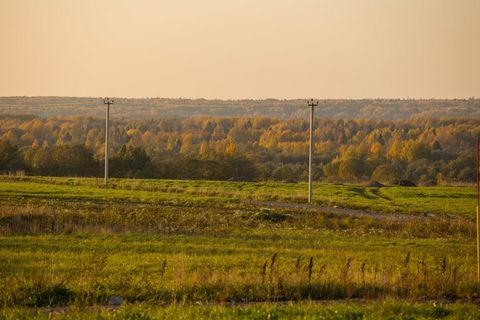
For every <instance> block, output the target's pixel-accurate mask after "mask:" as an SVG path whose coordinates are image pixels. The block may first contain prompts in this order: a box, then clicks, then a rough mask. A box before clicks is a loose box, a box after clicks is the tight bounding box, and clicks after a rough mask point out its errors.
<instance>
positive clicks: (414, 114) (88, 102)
mask: <svg viewBox="0 0 480 320" xmlns="http://www.w3.org/2000/svg"><path fill="white" fill-rule="evenodd" d="M319 102H320V103H319V106H318V108H317V109H316V110H317V111H316V115H317V116H319V117H328V118H342V119H360V118H367V119H385V120H394V119H410V118H418V117H423V118H472V117H473V118H480V99H474V98H471V99H453V100H435V99H432V100H403V99H395V100H385V99H375V100H320V101H319ZM104 109H105V108H104V105H103V101H102V99H101V98H76V97H0V113H4V114H5V113H7V114H15V115H20V114H32V115H37V116H40V117H52V116H92V117H103V114H104ZM112 115H113V116H114V117H116V118H117V119H125V120H141V119H152V118H177V119H181V118H189V117H194V116H212V117H229V116H232V117H238V116H243V117H253V116H266V117H273V118H280V119H295V118H306V117H308V108H307V107H306V100H300V99H298V100H276V99H266V100H206V99H195V100H190V99H165V98H150V99H128V98H117V99H115V105H114V106H113V109H112Z"/></svg>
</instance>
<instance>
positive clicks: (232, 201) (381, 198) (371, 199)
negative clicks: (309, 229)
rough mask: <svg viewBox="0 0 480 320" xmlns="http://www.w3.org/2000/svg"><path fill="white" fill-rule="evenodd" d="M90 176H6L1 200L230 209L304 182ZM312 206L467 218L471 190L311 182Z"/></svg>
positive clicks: (296, 197)
mask: <svg viewBox="0 0 480 320" xmlns="http://www.w3.org/2000/svg"><path fill="white" fill-rule="evenodd" d="M101 184H102V180H100V179H94V178H47V177H26V178H7V177H3V178H2V181H0V196H1V197H2V198H3V199H5V198H7V199H19V200H21V201H26V200H28V199H42V200H62V201H93V202H99V201H103V202H105V201H115V202H134V203H157V204H163V205H182V206H209V207H235V206H238V205H239V204H240V203H241V202H242V201H248V200H260V201H278V202H287V203H305V202H306V196H307V192H306V190H307V185H306V184H305V183H294V184H289V183H277V182H262V183H255V182H225V181H182V180H130V179H112V181H111V188H110V189H109V190H105V189H103V188H102V185H101ZM314 203H315V204H319V205H326V206H339V207H345V208H355V209H366V210H371V211H377V212H382V213H403V214H425V213H429V214H431V213H434V214H453V215H460V216H463V217H467V218H472V217H473V216H474V213H475V205H476V191H475V189H474V188H472V187H387V188H366V187H362V186H356V185H336V184H316V185H315V186H314Z"/></svg>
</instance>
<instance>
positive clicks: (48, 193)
mask: <svg viewBox="0 0 480 320" xmlns="http://www.w3.org/2000/svg"><path fill="white" fill-rule="evenodd" d="M101 184H102V181H101V180H99V179H94V178H50V177H17V178H11V177H2V178H1V179H0V278H1V279H3V280H2V281H0V306H1V307H0V308H1V310H0V319H3V318H4V319H9V318H11V319H14V318H29V317H33V316H35V317H40V318H41V317H45V318H48V317H49V316H50V317H51V316H53V317H56V318H116V319H125V318H131V319H139V318H144V319H149V318H185V319H186V318H189V319H191V318H218V319H228V318H232V317H236V318H246V319H247V318H248V319H250V318H256V319H266V318H269V319H275V318H304V317H307V318H318V319H322V318H325V319H331V318H334V319H335V318H336V319H344V318H346V319H377V318H392V319H395V318H398V319H406V318H408V319H411V318H422V319H428V318H435V319H437V318H445V319H466V318H471V319H474V318H478V317H479V316H480V314H479V312H478V306H477V304H478V302H479V298H480V286H479V285H478V283H477V282H476V281H475V278H476V265H475V262H476V256H475V229H474V224H473V217H474V209H475V190H474V188H471V187H386V188H367V187H363V186H359V185H335V184H318V185H316V186H315V189H314V190H315V192H314V198H315V204H316V205H321V206H325V208H326V209H318V208H316V207H304V206H300V207H299V206H292V207H278V206H274V205H272V206H271V205H269V204H270V203H287V204H300V203H304V202H305V200H306V198H305V196H306V192H305V191H306V185H305V184H303V183H298V184H296V183H295V184H289V183H268V182H265V183H255V182H250V183H246V182H218V181H174V180H128V179H113V180H112V181H111V185H110V188H109V189H108V190H105V189H104V188H103V187H102V185H101ZM335 207H341V208H352V209H362V210H367V212H372V213H376V214H375V215H368V214H365V215H349V214H348V212H346V213H342V212H336V211H335V210H333V209H332V210H328V208H335ZM116 304H119V306H116ZM52 310H53V311H54V312H53V314H51V311H52Z"/></svg>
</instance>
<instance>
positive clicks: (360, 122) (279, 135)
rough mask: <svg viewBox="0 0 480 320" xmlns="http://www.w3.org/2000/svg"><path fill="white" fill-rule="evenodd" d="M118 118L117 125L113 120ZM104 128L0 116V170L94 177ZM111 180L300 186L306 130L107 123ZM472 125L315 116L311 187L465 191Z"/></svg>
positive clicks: (220, 122) (209, 121)
mask: <svg viewBox="0 0 480 320" xmlns="http://www.w3.org/2000/svg"><path fill="white" fill-rule="evenodd" d="M117 119H118V118H117ZM104 125H105V123H104V120H103V119H101V118H92V117H83V116H67V117H49V118H41V117H38V116H34V115H8V114H3V115H1V116H0V171H1V172H4V173H6V172H13V171H18V170H23V171H25V172H26V174H29V175H52V176H92V177H95V176H97V177H101V176H102V175H103V157H104V155H103V154H104V136H105V131H104ZM110 128H111V131H110V137H111V140H110V141H111V158H110V167H111V169H110V173H111V175H112V176H114V177H127V178H169V179H209V180H238V181H268V180H275V181H288V182H295V181H301V180H306V178H307V174H308V171H307V163H308V130H309V123H308V121H306V120H303V119H276V118H271V117H193V118H186V119H168V118H157V119H150V120H115V118H114V120H113V121H112V123H111V127H110ZM479 135H480V120H478V119H473V118H472V119H428V118H417V119H403V120H379V119H370V120H365V119H356V120H343V119H331V118H322V117H318V118H317V119H316V121H315V130H314V174H315V179H316V180H317V181H326V182H349V183H365V182H368V181H372V180H375V181H379V182H381V183H384V184H396V183H398V181H400V180H404V179H407V180H411V181H413V182H415V183H416V184H419V185H449V184H464V183H471V182H473V180H474V177H475V174H474V164H475V158H474V145H475V141H476V138H477V137H478V136H479Z"/></svg>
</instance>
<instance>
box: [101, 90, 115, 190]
mask: <svg viewBox="0 0 480 320" xmlns="http://www.w3.org/2000/svg"><path fill="white" fill-rule="evenodd" d="M103 104H105V105H106V106H107V109H106V110H105V189H108V127H109V122H110V105H112V104H113V99H110V98H105V99H103Z"/></svg>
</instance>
